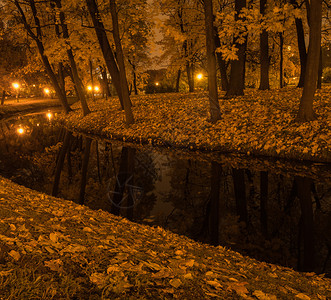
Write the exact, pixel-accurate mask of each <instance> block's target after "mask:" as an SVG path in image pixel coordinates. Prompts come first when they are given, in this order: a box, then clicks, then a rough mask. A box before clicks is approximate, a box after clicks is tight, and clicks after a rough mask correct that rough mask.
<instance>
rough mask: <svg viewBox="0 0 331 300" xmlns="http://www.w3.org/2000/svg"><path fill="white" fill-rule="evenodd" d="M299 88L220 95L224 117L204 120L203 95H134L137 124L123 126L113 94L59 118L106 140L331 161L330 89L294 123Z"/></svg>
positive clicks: (77, 129) (62, 121)
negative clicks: (308, 115)
mask: <svg viewBox="0 0 331 300" xmlns="http://www.w3.org/2000/svg"><path fill="white" fill-rule="evenodd" d="M301 92H302V91H301V90H300V89H294V88H292V89H283V90H271V91H258V90H246V91H245V96H242V97H236V98H232V99H220V106H221V111H222V120H220V121H218V122H217V123H216V124H211V123H210V122H209V121H208V118H209V117H208V114H209V107H208V98H207V94H206V93H204V92H201V93H192V94H153V95H141V96H133V97H132V102H133V105H134V107H133V113H134V115H135V118H136V123H135V124H133V125H131V126H126V125H125V122H124V113H123V111H121V110H120V106H119V101H118V99H117V98H112V99H111V100H108V101H106V100H104V99H99V100H96V101H95V102H90V103H89V106H90V108H91V110H92V113H91V114H89V115H88V116H85V117H83V115H82V112H81V109H80V107H79V104H78V103H76V104H75V105H74V108H75V111H74V112H72V113H70V114H69V115H66V116H62V117H61V119H60V122H61V123H62V124H64V125H65V126H66V127H68V128H70V129H73V130H76V131H81V132H85V133H90V134H95V135H100V136H104V137H107V138H110V139H118V140H124V141H133V142H138V143H149V144H153V145H160V146H166V147H170V148H186V149H191V150H202V151H213V150H220V151H224V152H235V153H243V154H248V155H263V156H273V157H282V158H289V159H298V160H312V161H319V162H331V151H330V149H331V138H330V132H331V131H330V129H331V119H330V118H331V114H330V107H331V105H330V104H331V100H330V95H331V89H330V88H329V87H327V88H325V89H323V90H321V91H319V92H318V93H317V94H316V97H315V98H316V100H315V103H314V106H315V110H316V113H317V114H318V119H317V120H315V121H313V122H308V123H301V124H300V123H295V122H294V119H295V116H296V112H297V109H298V106H299V101H300V96H301Z"/></svg>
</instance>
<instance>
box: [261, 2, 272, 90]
mask: <svg viewBox="0 0 331 300" xmlns="http://www.w3.org/2000/svg"><path fill="white" fill-rule="evenodd" d="M266 5H267V0H260V12H261V15H262V16H264V15H265V8H266ZM260 63H261V68H260V87H259V90H269V89H270V85H269V43H268V32H267V31H266V29H263V30H262V33H261V34H260Z"/></svg>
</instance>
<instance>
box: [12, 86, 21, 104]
mask: <svg viewBox="0 0 331 300" xmlns="http://www.w3.org/2000/svg"><path fill="white" fill-rule="evenodd" d="M13 88H14V89H15V90H16V101H17V102H18V90H19V88H20V84H19V83H17V82H14V83H13Z"/></svg>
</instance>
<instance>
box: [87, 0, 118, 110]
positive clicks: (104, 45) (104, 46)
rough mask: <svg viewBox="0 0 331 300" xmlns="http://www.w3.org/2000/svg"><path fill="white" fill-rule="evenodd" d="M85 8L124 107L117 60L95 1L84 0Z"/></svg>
mask: <svg viewBox="0 0 331 300" xmlns="http://www.w3.org/2000/svg"><path fill="white" fill-rule="evenodd" d="M85 2H86V5H87V8H88V10H89V13H90V16H91V19H92V22H93V26H94V29H95V32H96V35H97V38H98V41H99V44H100V48H101V51H102V54H103V57H104V59H105V62H106V66H107V69H108V72H109V74H110V76H111V78H112V81H113V83H114V86H115V89H116V92H117V95H118V97H119V99H120V102H121V107H122V109H124V103H123V96H122V89H121V83H120V73H119V69H118V66H117V62H116V59H115V56H114V53H113V50H112V48H111V47H110V44H109V41H108V37H107V34H106V30H105V27H104V25H103V23H102V21H101V18H100V13H99V10H98V6H97V4H96V2H95V0H85Z"/></svg>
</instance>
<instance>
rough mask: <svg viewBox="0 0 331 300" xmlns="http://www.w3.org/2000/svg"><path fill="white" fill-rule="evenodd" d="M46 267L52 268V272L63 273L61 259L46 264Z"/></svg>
mask: <svg viewBox="0 0 331 300" xmlns="http://www.w3.org/2000/svg"><path fill="white" fill-rule="evenodd" d="M44 264H45V266H46V267H48V268H50V269H51V270H52V271H56V272H62V271H63V269H62V265H63V262H62V260H61V259H53V260H48V261H45V262H44Z"/></svg>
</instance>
